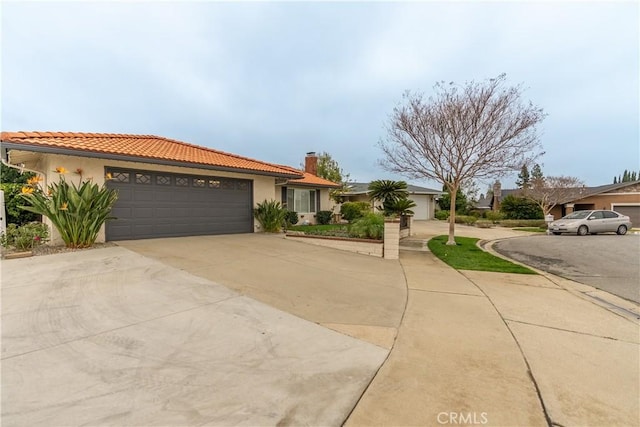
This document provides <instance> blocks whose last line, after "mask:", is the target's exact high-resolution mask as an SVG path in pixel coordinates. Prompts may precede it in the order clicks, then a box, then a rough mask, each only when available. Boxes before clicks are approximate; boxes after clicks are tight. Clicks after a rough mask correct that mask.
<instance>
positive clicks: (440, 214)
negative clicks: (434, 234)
mask: <svg viewBox="0 0 640 427" xmlns="http://www.w3.org/2000/svg"><path fill="white" fill-rule="evenodd" d="M434 215H435V217H436V219H439V220H441V221H446V220H447V219H449V211H446V210H442V209H441V210H437V211H436V212H435V213H434Z"/></svg>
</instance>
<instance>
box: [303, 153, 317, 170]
mask: <svg viewBox="0 0 640 427" xmlns="http://www.w3.org/2000/svg"><path fill="white" fill-rule="evenodd" d="M304 171H305V172H307V173H310V174H311V175H318V156H316V153H315V151H310V152H308V153H307V157H305V158H304Z"/></svg>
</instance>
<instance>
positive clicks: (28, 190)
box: [22, 187, 33, 194]
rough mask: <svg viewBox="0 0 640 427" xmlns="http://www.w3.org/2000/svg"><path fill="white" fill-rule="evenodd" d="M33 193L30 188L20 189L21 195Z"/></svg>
mask: <svg viewBox="0 0 640 427" xmlns="http://www.w3.org/2000/svg"><path fill="white" fill-rule="evenodd" d="M31 193H33V188H32V187H22V194H31Z"/></svg>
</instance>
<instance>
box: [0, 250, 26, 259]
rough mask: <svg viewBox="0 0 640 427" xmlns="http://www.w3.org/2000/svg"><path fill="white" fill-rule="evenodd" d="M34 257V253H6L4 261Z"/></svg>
mask: <svg viewBox="0 0 640 427" xmlns="http://www.w3.org/2000/svg"><path fill="white" fill-rule="evenodd" d="M30 256H33V251H25V252H8V253H5V254H4V256H3V258H4V259H17V258H28V257H30Z"/></svg>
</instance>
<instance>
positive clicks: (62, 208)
mask: <svg viewBox="0 0 640 427" xmlns="http://www.w3.org/2000/svg"><path fill="white" fill-rule="evenodd" d="M67 206H69V204H68V203H67V202H64V203H63V204H62V206H60V210H61V211H67V210H69V209H67Z"/></svg>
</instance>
